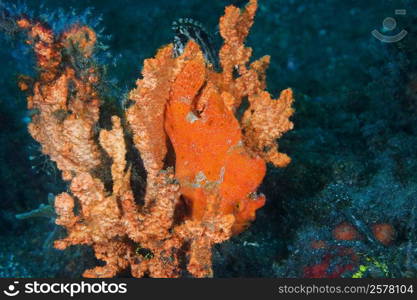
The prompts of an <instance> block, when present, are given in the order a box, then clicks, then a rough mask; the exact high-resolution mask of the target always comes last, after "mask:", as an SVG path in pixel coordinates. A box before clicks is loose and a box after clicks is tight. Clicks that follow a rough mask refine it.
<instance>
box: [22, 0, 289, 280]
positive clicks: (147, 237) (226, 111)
mask: <svg viewBox="0 0 417 300" xmlns="http://www.w3.org/2000/svg"><path fill="white" fill-rule="evenodd" d="M256 10H257V1H256V0H251V1H249V3H248V4H247V5H246V7H245V8H244V9H242V10H241V9H239V8H237V7H235V6H229V7H227V8H226V10H225V15H224V16H223V17H221V19H220V34H221V36H222V37H223V40H224V44H223V46H222V47H221V49H220V52H219V61H220V67H221V70H222V71H221V72H219V71H218V70H217V69H216V68H215V67H214V66H213V65H212V64H211V63H210V62H208V61H206V60H205V57H204V53H203V51H202V50H201V48H200V46H199V45H198V44H197V43H196V42H195V41H193V40H190V41H188V43H187V44H186V46H185V47H184V49H183V51H182V53H179V55H174V53H173V52H174V45H173V44H169V45H167V46H164V47H162V48H161V49H159V50H158V52H157V53H156V55H155V57H154V58H150V59H146V60H145V62H144V67H143V70H142V75H143V77H142V78H141V79H139V80H138V81H137V87H136V88H135V89H133V90H132V91H131V92H130V95H129V98H130V99H131V100H132V101H133V105H132V106H131V107H130V108H128V109H127V110H126V116H125V117H126V122H124V120H123V118H120V117H118V116H113V117H112V129H111V130H105V129H102V130H100V132H99V134H98V135H97V134H95V130H96V129H95V128H96V127H97V122H98V119H99V113H100V104H102V103H103V101H102V99H101V97H100V93H99V92H98V89H97V83H98V82H100V76H99V72H98V71H97V70H96V68H95V67H94V65H92V66H90V67H89V69H87V70H82V72H80V71H79V70H77V69H76V68H75V67H74V66H73V65H71V64H68V61H71V60H70V59H69V60H68V59H63V57H64V56H65V55H68V53H71V52H70V51H68V50H69V48H70V47H76V48H77V51H78V52H79V54H80V55H81V56H83V57H84V58H89V57H90V56H91V55H92V54H93V52H94V44H95V42H96V39H97V38H96V35H95V33H94V31H93V30H92V29H90V28H88V27H86V26H80V25H73V26H72V27H70V28H69V29H68V30H67V31H66V32H64V33H63V34H61V35H59V36H55V34H54V32H53V31H52V30H51V29H49V28H48V27H47V25H44V24H42V23H40V22H35V21H32V20H29V19H27V18H26V17H21V18H20V19H19V20H17V24H18V25H19V26H20V27H21V28H22V29H24V30H26V31H27V35H28V43H29V44H30V45H32V47H33V49H34V51H35V54H36V58H37V64H38V67H39V76H38V78H37V79H36V80H33V86H29V84H25V82H21V84H20V86H21V87H25V88H24V89H25V90H31V92H32V93H31V95H30V96H28V98H27V100H28V108H29V109H31V110H36V111H37V113H36V114H34V116H33V117H32V122H31V123H30V124H29V131H30V133H31V135H32V136H33V138H34V139H35V140H37V141H38V142H39V143H40V144H41V145H42V152H43V153H44V154H46V155H49V157H50V158H51V159H52V160H53V161H55V162H56V163H57V166H58V168H59V169H60V170H61V171H62V176H63V179H64V180H67V181H70V189H69V192H67V193H62V194H60V195H58V196H57V197H56V198H55V210H56V213H57V215H58V217H57V219H56V223H57V224H58V225H61V226H64V227H65V228H66V229H67V232H68V235H67V237H66V238H64V239H61V240H57V241H55V247H56V248H57V249H65V248H67V247H69V246H71V245H79V244H84V245H91V246H92V248H93V249H94V252H95V255H96V257H97V258H98V259H100V260H103V261H104V262H105V265H104V266H99V267H95V268H93V269H90V270H86V271H85V272H84V276H85V277H113V276H116V275H117V274H118V273H119V272H121V271H123V270H126V269H130V271H131V274H132V276H134V277H143V276H150V277H179V276H182V275H184V274H185V273H184V270H182V269H181V265H182V264H181V263H180V262H181V261H184V258H185V259H186V262H187V270H188V272H189V273H190V274H191V275H192V276H195V277H210V276H213V271H212V259H211V249H212V247H213V245H214V244H216V243H221V242H223V241H225V240H227V239H229V238H230V237H231V236H232V235H233V234H238V233H240V232H242V231H243V230H245V229H246V228H247V226H248V225H249V223H250V222H251V221H253V220H254V219H255V214H256V210H257V209H259V208H260V207H262V206H263V205H264V203H265V196H264V195H258V194H256V189H257V188H258V186H259V185H260V183H261V182H262V180H263V177H264V176H265V172H266V163H272V164H273V165H275V166H276V167H284V166H286V165H287V164H288V163H289V162H290V158H289V157H288V156H287V155H285V154H283V153H280V152H278V145H277V143H276V139H277V138H280V137H281V136H282V135H283V134H284V133H285V132H287V131H288V130H291V129H292V127H293V124H292V123H291V121H290V120H289V118H290V117H291V115H292V113H293V109H292V107H291V106H292V102H293V95H292V91H291V90H290V89H287V90H284V91H283V92H282V93H281V96H280V97H279V99H272V98H271V95H270V94H269V93H268V92H266V91H265V87H266V83H265V80H266V75H265V70H266V68H267V66H268V64H269V60H270V58H269V56H265V57H262V58H260V59H259V60H256V61H254V62H252V63H249V60H250V57H251V54H252V49H251V48H248V47H245V45H244V41H245V39H246V37H247V35H248V33H249V30H250V28H251V26H252V24H253V20H254V16H255V12H256ZM26 80H28V79H27V78H26ZM244 99H247V101H248V103H249V107H248V109H247V110H246V111H245V112H244V113H243V116H242V118H241V120H240V121H239V120H238V119H237V117H236V116H235V115H236V113H237V110H238V109H239V108H240V106H241V104H242V102H243V101H244ZM128 132H132V134H133V144H134V146H135V147H136V149H137V150H138V151H139V153H140V158H139V157H138V158H137V159H138V160H139V159H141V160H142V161H143V165H144V167H145V169H146V172H147V174H146V181H147V184H146V194H145V196H144V199H135V194H134V192H133V191H132V186H131V177H132V174H131V173H132V170H131V164H130V163H129V162H128V161H127V155H126V154H127V151H128V150H127V148H128V147H129V144H128V143H127V142H126V135H127V133H128ZM104 154H106V155H107V157H110V159H111V166H110V168H111V178H112V188H111V191H109V190H107V189H106V188H105V185H104V182H103V181H102V180H101V179H100V178H98V177H97V176H96V175H94V174H95V172H94V171H93V170H94V169H95V168H97V167H98V166H99V165H102V164H103V162H104V161H105V159H104V157H103V155H104ZM139 203H141V204H139ZM75 207H79V209H78V210H77V213H76V212H75ZM180 212H181V213H180ZM143 253H146V255H143Z"/></svg>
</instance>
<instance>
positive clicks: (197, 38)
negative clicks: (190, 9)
mask: <svg viewBox="0 0 417 300" xmlns="http://www.w3.org/2000/svg"><path fill="white" fill-rule="evenodd" d="M172 30H174V32H175V36H174V56H175V57H178V56H180V55H181V54H182V53H183V52H184V48H185V45H186V44H187V42H188V41H190V40H193V41H194V42H196V43H197V44H198V45H199V46H200V48H201V51H203V54H204V58H205V60H206V62H207V63H210V64H212V65H213V67H214V68H215V69H217V67H218V65H219V63H218V57H217V55H216V52H215V49H214V44H213V42H212V40H211V37H210V35H209V34H208V33H207V30H206V29H205V28H204V26H203V25H202V24H201V23H200V22H197V21H194V20H193V19H190V18H184V19H182V18H181V19H179V20H178V21H174V22H173V23H172Z"/></svg>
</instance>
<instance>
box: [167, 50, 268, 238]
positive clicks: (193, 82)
mask: <svg viewBox="0 0 417 300" xmlns="http://www.w3.org/2000/svg"><path fill="white" fill-rule="evenodd" d="M181 59H183V60H184V61H185V65H184V67H183V69H182V70H181V72H180V73H179V74H178V75H177V77H176V78H175V81H174V83H173V88H172V90H171V93H170V99H169V102H168V105H167V109H166V117H165V118H166V119H165V128H166V131H167V134H168V136H169V139H170V141H171V143H172V145H173V147H174V150H175V155H176V164H175V176H176V177H177V178H178V180H179V182H180V186H181V194H182V195H183V196H184V197H185V199H186V201H187V203H188V204H189V206H190V209H191V218H192V219H194V220H203V219H205V218H207V217H208V216H207V210H206V208H207V204H208V203H207V202H208V201H212V196H213V195H216V196H217V197H215V199H216V201H217V202H218V203H217V212H216V213H217V214H219V215H227V214H233V215H234V216H235V218H236V220H235V224H234V225H233V229H232V230H233V232H234V233H239V232H241V231H242V230H243V229H244V228H245V226H246V225H247V223H248V222H249V221H251V220H253V219H254V218H255V210H256V209H257V208H259V207H261V206H263V205H264V203H265V198H264V196H255V195H252V193H254V192H255V191H256V189H257V187H258V185H259V184H260V183H261V181H262V179H263V177H264V175H265V171H266V164H265V161H264V160H263V159H261V158H260V157H259V156H257V155H256V156H253V157H252V156H251V155H250V154H249V153H248V152H247V151H246V149H245V147H244V144H243V137H242V132H241V128H240V125H239V122H238V121H237V119H236V118H235V116H234V114H233V112H232V111H231V110H230V109H229V108H227V107H226V105H225V104H224V102H223V100H222V98H221V94H220V93H219V89H218V88H217V87H216V86H215V85H214V84H213V83H211V82H210V81H207V72H206V65H205V62H204V58H203V55H202V52H201V51H200V49H199V47H198V45H197V44H195V43H193V42H190V43H189V44H188V46H187V48H186V49H185V51H184V54H183V56H182V57H181Z"/></svg>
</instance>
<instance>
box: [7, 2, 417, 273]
mask: <svg viewBox="0 0 417 300" xmlns="http://www.w3.org/2000/svg"><path fill="white" fill-rule="evenodd" d="M0 3H2V5H4V6H13V4H15V5H16V6H17V7H18V8H19V9H21V10H22V11H25V12H26V13H30V14H31V15H33V16H36V17H39V18H41V19H44V20H46V21H48V23H50V24H53V26H54V27H55V28H65V26H68V25H69V24H70V23H71V22H73V21H74V20H81V22H85V23H87V24H88V25H90V26H92V27H93V28H94V29H95V30H96V31H97V32H100V35H99V39H100V40H101V42H102V43H103V47H102V50H101V54H100V57H101V59H102V60H103V61H102V63H103V64H106V70H105V71H106V80H108V83H109V85H110V86H111V87H112V88H111V95H110V96H113V95H114V98H115V99H116V100H115V101H120V99H122V98H123V96H124V95H126V93H127V92H128V91H129V90H130V89H132V88H133V87H134V84H135V80H136V79H137V78H138V77H139V74H140V70H141V68H142V62H143V60H144V59H145V58H148V57H152V56H153V55H154V54H155V51H156V49H158V48H159V47H160V46H161V45H164V44H167V43H170V42H172V39H173V36H174V34H173V31H172V30H171V24H172V22H173V21H174V20H177V19H179V18H184V17H190V18H192V19H194V20H197V21H199V22H201V23H202V24H203V25H204V26H205V27H206V29H207V31H208V32H209V33H210V34H211V35H212V37H213V40H214V44H215V45H214V46H215V47H219V45H220V42H221V39H220V37H219V34H218V27H217V24H218V19H219V17H220V16H221V15H222V14H223V11H224V7H225V6H226V5H228V4H235V5H240V6H241V5H244V3H245V1H231V0H216V1H202V0H177V1H168V0H164V1H163V0H152V1H151V0H136V1H128V0H119V1H110V0H100V1H93V0H84V1H79V0H78V1H75V0H65V1H64V0H49V1H29V0H28V1H12V0H9V1H6V0H3V1H2V2H1V1H0ZM396 10H397V14H396ZM398 10H406V11H402V12H399V11H398ZM388 17H391V18H394V19H395V20H396V21H397V26H396V28H395V29H393V28H389V26H388V25H387V24H388V23H387V22H388V21H386V22H385V23H384V24H385V27H384V26H383V22H384V20H387V18H388ZM390 20H391V22H392V19H390ZM391 25H392V23H391ZM3 27H5V26H3ZM375 29H376V30H378V31H380V32H381V33H382V34H384V35H386V36H393V35H396V34H399V33H401V31H402V30H406V31H407V35H406V36H405V37H403V38H402V39H401V40H399V41H397V42H395V43H385V42H383V41H380V40H378V39H377V38H375V37H374V36H373V35H372V33H371V32H372V31H373V30H375ZM101 30H102V31H101ZM247 45H248V46H250V47H252V48H253V50H254V54H253V57H254V58H258V57H261V56H263V55H265V54H268V55H271V65H270V67H269V69H268V71H267V83H268V91H269V92H271V94H272V95H274V96H278V93H279V91H280V90H282V89H284V88H287V87H291V88H292V89H293V90H294V92H295V99H296V101H295V106H294V107H295V111H296V112H295V114H294V116H293V117H292V121H293V122H294V124H295V128H294V130H292V131H290V132H288V133H286V134H285V135H284V137H283V138H281V139H280V140H279V145H280V150H282V152H284V153H287V154H288V155H289V156H290V157H291V158H292V162H291V164H290V165H289V166H288V167H286V168H282V169H276V168H269V169H268V174H267V176H266V177H265V179H264V181H263V184H262V186H261V187H260V189H259V191H260V192H262V193H264V194H265V195H266V198H267V203H266V205H265V206H264V207H263V208H261V209H260V210H259V211H258V212H257V217H256V221H255V222H254V223H253V224H252V225H251V226H250V227H249V229H248V230H246V231H245V232H243V233H242V234H240V235H238V236H235V237H233V238H232V239H230V240H228V241H226V242H224V243H222V244H219V245H216V246H215V248H214V250H213V269H214V274H215V277H417V2H416V1H412V0H403V1H400V0H398V1H381V0H368V1H362V0H349V1H341V0H338V1H336V0H319V1H310V0H269V1H268V0H259V9H258V12H257V15H256V18H255V23H254V26H253V27H252V29H251V32H250V34H249V37H248V40H247ZM34 65H35V63H34V59H33V57H32V54H31V51H30V49H29V48H28V47H27V46H25V44H24V42H23V39H22V38H21V37H11V36H10V35H8V34H7V32H6V33H0V66H1V68H0V70H1V72H0V83H1V84H0V277H68V278H78V277H80V276H81V274H82V272H83V271H84V270H85V269H87V268H91V267H93V266H94V265H96V264H97V262H96V259H95V258H94V255H93V253H92V250H91V249H90V248H89V247H83V246H73V247H71V248H69V249H67V250H65V251H59V250H56V249H54V248H53V240H55V239H58V238H60V237H63V236H65V230H64V229H63V228H61V227H59V226H57V225H55V223H54V218H55V216H54V214H53V212H50V213H49V214H48V213H45V212H47V210H45V209H44V210H43V214H42V215H41V216H33V217H30V218H28V217H27V215H25V213H27V212H29V211H32V210H35V209H37V208H39V207H40V206H42V205H43V206H44V207H46V206H48V203H49V201H50V200H51V198H53V195H56V194H58V193H60V192H62V191H65V190H66V189H67V186H66V184H65V183H64V182H63V181H62V180H61V179H60V175H59V171H58V170H57V169H56V167H55V165H54V164H53V163H51V162H50V161H49V160H48V159H47V157H45V156H44V155H42V153H41V152H40V147H39V145H38V144H37V143H36V142H35V141H34V140H33V139H32V137H31V136H30V135H29V133H28V131H27V124H28V122H29V120H30V119H29V118H30V116H29V115H28V112H27V110H26V100H25V95H24V94H23V93H22V92H21V91H19V89H18V87H17V78H18V76H19V75H20V74H25V75H33V74H34ZM117 99H119V100H117ZM352 226H353V227H354V229H352ZM353 231H355V232H353ZM343 234H353V235H357V238H355V239H348V238H341V235H342V236H343ZM378 234H379V236H378ZM381 236H382V237H381Z"/></svg>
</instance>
